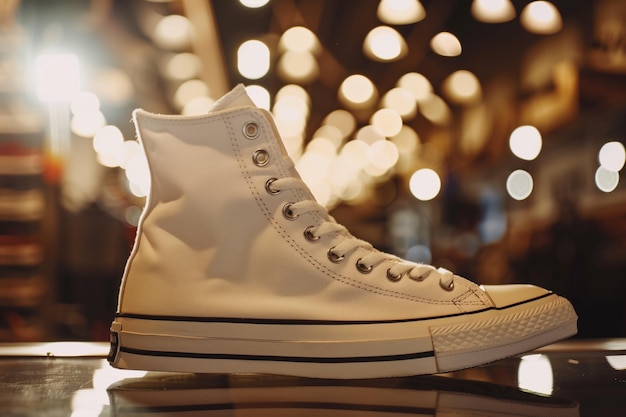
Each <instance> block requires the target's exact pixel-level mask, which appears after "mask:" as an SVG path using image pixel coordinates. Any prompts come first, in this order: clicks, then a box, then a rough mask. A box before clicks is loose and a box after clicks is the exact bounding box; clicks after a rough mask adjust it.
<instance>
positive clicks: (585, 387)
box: [0, 339, 626, 417]
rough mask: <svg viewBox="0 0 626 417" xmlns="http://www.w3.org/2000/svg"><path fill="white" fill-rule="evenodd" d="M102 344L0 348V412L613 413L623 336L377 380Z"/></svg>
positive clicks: (624, 405) (621, 406) (621, 382)
mask: <svg viewBox="0 0 626 417" xmlns="http://www.w3.org/2000/svg"><path fill="white" fill-rule="evenodd" d="M107 353H108V344H107V343H80V342H57V343H39V344H4V345H0V416H7V417H8V416H20V417H27V416H71V417H89V416H93V417H95V416H100V417H104V416H117V417H120V416H153V415H154V416H214V417H218V416H219V417H229V416H237V417H239V416H241V417H247V416H255V417H257V416H261V417H262V416H278V417H280V416H289V417H296V416H316V417H321V416H328V417H329V416H333V417H335V416H346V417H348V416H350V417H352V416H355V415H368V416H385V417H389V416H393V415H398V416H399V415H405V416H406V415H414V416H472V417H477V416H507V417H512V416H528V417H530V416H532V417H537V416H551V417H558V416H594V417H598V416H622V415H626V339H611V340H589V341H585V340H571V341H566V342H562V343H557V344H554V345H551V346H548V347H546V348H543V349H540V350H537V351H534V352H531V353H529V354H526V355H522V356H517V357H513V358H509V359H505V360H501V361H498V362H495V363H492V364H489V365H485V366H481V367H477V368H472V369H467V370H464V371H459V372H452V373H446V374H439V375H432V376H416V377H405V378H389V379H377V380H348V381H343V380H318V379H306V378H294V377H284V376H274V375H255V374H237V375H202V374H182V373H181V374H177V373H152V372H150V373H146V372H142V371H124V370H119V369H114V368H111V367H110V366H109V364H108V363H107V362H106V360H105V357H106V354H107Z"/></svg>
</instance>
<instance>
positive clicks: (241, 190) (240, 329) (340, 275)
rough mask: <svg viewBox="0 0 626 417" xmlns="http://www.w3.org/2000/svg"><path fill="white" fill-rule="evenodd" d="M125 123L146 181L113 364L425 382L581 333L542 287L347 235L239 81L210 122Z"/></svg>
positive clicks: (569, 311)
mask: <svg viewBox="0 0 626 417" xmlns="http://www.w3.org/2000/svg"><path fill="white" fill-rule="evenodd" d="M134 121H135V124H136V126H137V134H138V137H139V140H140V141H141V143H142V144H143V148H144V150H145V153H146V156H147V159H148V164H149V167H150V172H151V178H152V185H151V191H150V195H149V197H148V200H147V203H146V207H145V210H144V213H143V216H142V218H141V220H140V223H139V228H138V231H137V238H136V242H135V246H134V248H133V251H132V254H131V256H130V259H129V261H128V264H127V267H126V271H125V274H124V278H123V281H122V285H121V289H120V295H119V307H118V312H117V314H116V317H115V320H114V322H113V324H112V326H111V353H110V356H109V361H110V362H111V363H112V364H113V366H115V367H119V368H130V369H143V370H155V371H181V372H198V373H236V372H246V373H247V372H259V373H270V374H284V375H298V376H306V377H322V378H378V377H391V376H401V375H418V374H431V373H438V372H446V371H452V370H456V369H460V368H466V367H471V366H475V365H479V364H483V363H486V362H490V361H494V360H497V359H501V358H504V357H507V356H512V355H515V354H518V353H522V352H525V351H528V350H531V349H534V348H537V347H539V346H542V345H546V344H549V343H552V342H554V341H557V340H560V339H563V338H566V337H568V336H571V335H573V334H575V333H576V331H577V330H576V321H577V317H576V313H575V312H574V310H573V308H572V306H571V305H570V303H569V302H568V301H567V300H565V299H564V298H561V297H559V296H557V295H556V294H553V293H552V292H550V291H547V290H544V289H542V288H539V287H535V286H532V285H507V286H484V287H480V286H478V285H476V284H474V283H472V282H470V281H468V280H466V279H463V278H461V277H458V276H455V275H453V274H452V273H451V272H449V271H446V270H443V269H436V268H434V267H432V266H429V265H421V264H414V263H411V262H408V261H404V260H402V259H399V258H397V257H395V256H392V255H389V254H385V253H382V252H379V251H377V250H376V249H374V248H373V247H372V246H371V245H370V244H369V243H366V242H364V241H362V240H359V239H356V238H355V237H353V236H352V235H350V233H349V232H348V231H347V230H346V229H345V227H343V226H341V225H339V224H338V223H336V222H335V220H334V219H333V218H332V217H330V216H329V214H328V212H327V211H326V209H325V208H324V207H322V206H320V205H319V204H318V203H316V202H315V199H314V198H313V196H312V195H311V193H310V191H309V189H308V188H307V186H306V185H305V184H304V183H303V182H302V180H301V179H300V177H299V176H298V174H297V172H296V171H295V169H294V166H293V163H292V162H291V160H290V159H289V157H288V156H287V153H286V152H285V149H284V147H283V145H282V142H281V140H280V137H279V135H278V132H277V130H276V127H275V125H274V123H273V121H272V118H271V116H270V115H269V114H268V113H267V112H266V111H264V110H262V109H258V108H256V107H255V106H254V104H253V103H252V101H251V100H250V99H249V98H248V96H247V95H246V92H245V89H244V87H243V86H241V85H240V86H238V87H236V88H235V89H234V90H233V91H231V92H230V93H228V94H227V95H226V96H224V97H223V98H222V99H221V100H219V101H218V102H217V103H216V104H215V106H214V107H213V109H212V110H211V111H210V112H209V113H208V114H206V115H201V116H184V117H183V116H164V115H156V114H151V113H147V112H145V111H142V110H137V111H135V113H134Z"/></svg>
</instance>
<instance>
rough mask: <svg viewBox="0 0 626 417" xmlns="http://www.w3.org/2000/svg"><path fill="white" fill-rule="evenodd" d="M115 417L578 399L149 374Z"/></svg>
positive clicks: (415, 383)
mask: <svg viewBox="0 0 626 417" xmlns="http://www.w3.org/2000/svg"><path fill="white" fill-rule="evenodd" d="M107 391H108V394H109V397H110V407H111V415H112V416H116V417H122V416H124V417H130V416H151V415H155V416H156V415H158V416H170V415H171V416H174V415H175V416H200V415H202V416H205V415H206V416H212V417H218V416H219V417H247V416H250V417H252V416H255V417H263V416H283V415H284V416H289V417H305V416H317V417H320V416H324V417H331V416H332V417H335V416H337V417H338V416H346V417H347V416H354V415H355V414H356V415H360V414H362V415H365V414H367V415H369V416H381V417H382V416H393V415H414V416H435V415H436V416H472V417H477V416H507V417H513V416H528V417H530V416H532V417H538V416H550V417H559V416H568V417H569V416H578V415H579V412H578V405H577V404H576V403H574V402H572V401H569V400H564V399H559V398H555V397H550V396H541V395H537V394H533V393H529V392H525V391H521V390H518V389H516V388H512V387H507V386H501V385H495V384H491V383H487V382H479V381H467V380H459V379H453V378H447V377H442V376H426V377H412V378H397V379H396V378H390V379H379V380H356V381H354V380H351V381H341V380H339V381H338V380H316V379H304V378H292V377H279V376H266V375H205V374H147V375H146V376H144V377H142V378H134V379H124V380H122V381H119V382H116V383H114V384H112V385H111V386H109V388H108V390H107Z"/></svg>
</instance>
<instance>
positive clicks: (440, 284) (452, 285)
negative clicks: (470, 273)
mask: <svg viewBox="0 0 626 417" xmlns="http://www.w3.org/2000/svg"><path fill="white" fill-rule="evenodd" d="M439 286H440V287H441V288H443V289H444V290H446V291H452V290H454V281H452V282H450V284H448V285H444V283H443V282H441V280H439Z"/></svg>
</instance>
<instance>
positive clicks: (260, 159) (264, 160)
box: [252, 149, 270, 167]
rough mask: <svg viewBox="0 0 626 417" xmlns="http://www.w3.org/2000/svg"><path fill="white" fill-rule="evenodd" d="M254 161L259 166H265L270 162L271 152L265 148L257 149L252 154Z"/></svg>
mask: <svg viewBox="0 0 626 417" xmlns="http://www.w3.org/2000/svg"><path fill="white" fill-rule="evenodd" d="M252 162H254V165H256V166H258V167H264V166H265V165H267V164H268V163H269V162H270V154H269V153H268V152H267V151H266V150H265V149H257V150H256V151H254V153H253V154H252Z"/></svg>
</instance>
